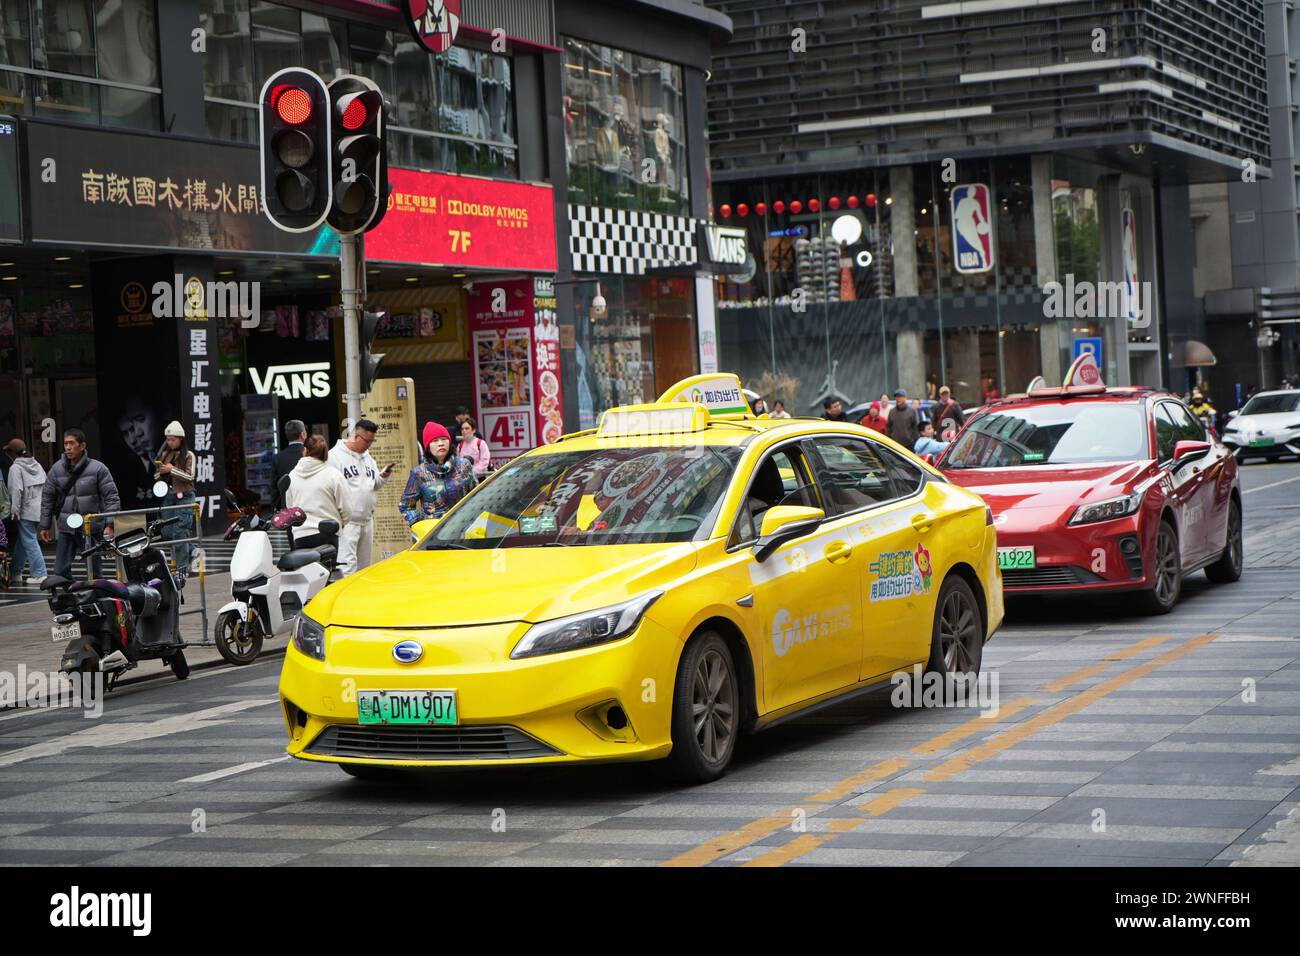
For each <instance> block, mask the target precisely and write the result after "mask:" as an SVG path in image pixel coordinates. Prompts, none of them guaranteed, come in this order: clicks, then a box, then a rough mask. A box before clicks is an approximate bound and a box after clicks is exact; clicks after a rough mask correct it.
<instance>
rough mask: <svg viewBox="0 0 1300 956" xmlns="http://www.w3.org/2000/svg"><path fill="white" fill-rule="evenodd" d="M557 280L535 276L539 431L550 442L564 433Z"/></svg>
mask: <svg viewBox="0 0 1300 956" xmlns="http://www.w3.org/2000/svg"><path fill="white" fill-rule="evenodd" d="M555 309H556V303H555V284H554V283H553V282H552V281H551V280H550V279H547V278H542V277H537V278H534V279H533V373H534V375H535V376H536V378H535V381H536V382H537V435H538V436H539V437H540V438H541V441H540V442H539V444H542V445H549V444H551V443H552V442H555V441H558V440H559V438H560V436H561V435H563V434H564V399H563V396H562V394H561V390H560V325H559V322H558V321H557V319H556V311H555Z"/></svg>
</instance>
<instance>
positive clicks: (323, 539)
mask: <svg viewBox="0 0 1300 956" xmlns="http://www.w3.org/2000/svg"><path fill="white" fill-rule="evenodd" d="M303 447H304V448H305V449H306V450H307V453H306V454H305V455H303V456H302V458H301V459H300V460H299V461H298V464H296V465H294V467H293V471H291V472H289V483H288V490H286V491H285V493H284V501H285V507H286V508H301V509H302V510H303V512H304V513H305V514H306V515H307V520H306V521H304V522H303V523H302V524H300V525H299V526H298V527H297V528H296V529H295V530H294V535H293V546H294V547H295V548H311V547H315V546H316V545H318V544H333V545H335V546H336V547H337V544H338V536H337V535H324V534H321V532H320V530H319V529H320V523H321V522H322V521H337V522H338V525H339V528H340V529H342V528H345V527H347V524H348V522H349V521H350V520H351V519H352V507H351V505H350V504H349V501H348V486H347V482H345V481H344V480H343V474H342V472H340V471H339V470H338V469H337V468H335V467H333V466H332V465H330V463H329V460H328V459H329V450H330V445H329V441H328V440H327V439H326V438H325V437H324V436H323V435H312V436H311V437H310V438H308V439H307V443H306V444H305V445H304V446H303ZM336 566H337V565H336Z"/></svg>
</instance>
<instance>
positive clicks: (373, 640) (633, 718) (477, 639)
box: [280, 616, 682, 767]
mask: <svg viewBox="0 0 1300 956" xmlns="http://www.w3.org/2000/svg"><path fill="white" fill-rule="evenodd" d="M528 626H529V625H528V624H526V623H507V624H491V625H478V626H470V627H445V628H427V629H419V628H350V627H348V628H345V627H327V628H326V632H325V646H326V652H325V660H324V661H321V660H316V659H315V658H312V657H308V656H307V655H305V654H303V653H302V652H301V651H299V650H298V649H297V648H296V647H294V646H293V645H292V643H291V644H290V647H289V649H288V650H287V651H286V653H285V660H284V668H283V670H282V671H281V674H280V704H281V709H282V711H283V714H284V719H285V725H286V728H287V729H288V732H289V744H288V746H287V748H286V752H287V753H288V754H289V755H290V756H293V757H298V758H300V759H303V760H318V761H324V762H331V763H362V764H376V765H383V766H410V767H419V766H430V767H431V766H489V765H491V766H498V765H502V764H542V763H566V762H577V761H600V760H652V759H656V758H658V757H663V756H666V755H667V754H668V752H669V750H670V749H671V746H672V737H671V712H672V695H673V686H674V682H675V678H676V672H677V662H678V659H679V657H680V656H681V650H682V642H681V640H680V639H679V638H678V637H677V635H676V634H674V633H672V632H670V631H668V630H666V629H665V628H663V627H661V626H660V625H658V624H656V623H655V622H654V621H653V620H651V619H650V618H649V617H648V616H647V617H645V618H643V619H642V621H641V623H640V625H639V626H638V627H637V629H636V631H634V632H633V633H632V634H631V635H630V636H628V637H625V638H622V639H620V640H618V641H614V642H612V643H609V644H605V645H600V646H597V647H591V648H586V649H583V650H576V651H567V652H563V653H558V654H548V655H544V656H541V657H533V658H527V659H524V660H511V659H510V651H511V649H512V648H513V647H514V646H515V644H516V643H517V642H518V640H519V638H521V637H522V636H523V634H524V632H525V631H526V630H527V629H528ZM412 640H414V641H418V642H419V643H420V644H421V645H422V646H423V649H424V652H423V655H422V656H421V658H420V659H419V660H418V661H416V662H415V663H412V664H399V663H398V662H397V661H395V660H394V658H393V656H392V650H393V646H394V645H395V644H397V643H398V642H401V641H412ZM368 690H388V691H393V690H452V691H455V693H456V710H457V715H458V722H457V724H456V725H454V726H441V725H438V726H433V725H374V724H366V725H362V724H360V723H359V721H358V715H357V694H358V692H361V691H368Z"/></svg>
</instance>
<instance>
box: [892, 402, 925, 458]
mask: <svg viewBox="0 0 1300 956" xmlns="http://www.w3.org/2000/svg"><path fill="white" fill-rule="evenodd" d="M885 434H886V435H888V436H889V437H890V438H892V439H894V441H896V442H898V443H899V444H900V445H902V446H903V447H904V448H906V449H907V450H908V451H911V450H912V449H913V448H914V447H915V446H916V440H917V439H918V438H920V437H921V434H920V431H919V424H918V419H917V415H916V409H914V408H912V407H911V406H910V405H908V404H907V392H906V391H904V390H903V389H901V388H896V389H894V407H893V408H891V409H890V410H889V421H887V422H885Z"/></svg>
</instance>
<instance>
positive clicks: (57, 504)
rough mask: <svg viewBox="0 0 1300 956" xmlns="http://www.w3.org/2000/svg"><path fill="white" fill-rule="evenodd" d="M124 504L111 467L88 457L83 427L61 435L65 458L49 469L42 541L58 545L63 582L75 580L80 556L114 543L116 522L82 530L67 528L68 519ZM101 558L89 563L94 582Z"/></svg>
mask: <svg viewBox="0 0 1300 956" xmlns="http://www.w3.org/2000/svg"><path fill="white" fill-rule="evenodd" d="M121 508H122V500H121V498H120V497H119V496H118V493H117V485H116V484H115V483H114V481H113V476H112V475H111V474H110V473H109V470H108V468H107V466H105V464H104V463H103V462H102V461H97V460H96V459H94V458H91V457H90V454H89V452H88V451H87V449H86V433H85V432H83V431H82V430H81V429H80V428H69V429H68V430H67V431H65V432H64V433H63V455H62V456H60V458H59V460H58V461H56V462H55V463H54V465H53V466H52V467H51V468H50V471H49V474H48V475H47V476H46V479H45V484H44V486H43V487H42V488H41V520H40V539H41V540H42V541H44V542H45V543H47V544H48V543H50V542H51V541H56V539H57V542H56V544H55V549H54V573H55V574H56V575H58V576H59V577H64V578H70V577H72V562H73V560H74V559H75V558H76V556H77V553H78V552H79V551H81V550H84V546H86V545H88V544H91V543H93V544H98V543H99V542H100V541H102V540H104V539H105V538H107V539H109V540H112V538H113V521H112V519H111V518H110V519H107V520H106V521H102V522H99V524H102V525H103V527H102V528H98V529H96V528H94V527H91V523H90V522H86V523H85V524H83V525H82V527H81V528H70V527H68V517H69V516H70V515H74V514H75V515H81V516H83V517H84V516H86V515H89V514H103V513H105V512H113V511H120V510H121ZM99 557H100V556H99V555H96V556H94V557H93V558H91V559H90V567H88V568H87V570H88V571H90V572H91V573H90V577H92V578H97V577H99V576H100V575H99V571H100V560H99Z"/></svg>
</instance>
